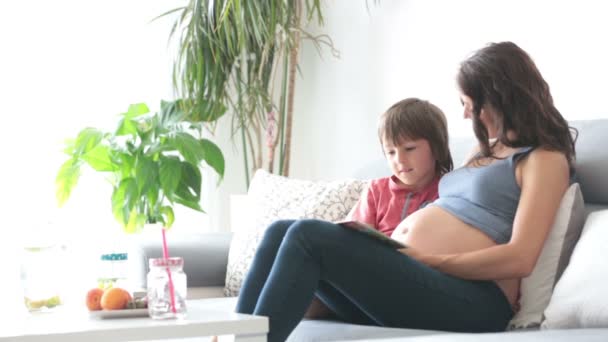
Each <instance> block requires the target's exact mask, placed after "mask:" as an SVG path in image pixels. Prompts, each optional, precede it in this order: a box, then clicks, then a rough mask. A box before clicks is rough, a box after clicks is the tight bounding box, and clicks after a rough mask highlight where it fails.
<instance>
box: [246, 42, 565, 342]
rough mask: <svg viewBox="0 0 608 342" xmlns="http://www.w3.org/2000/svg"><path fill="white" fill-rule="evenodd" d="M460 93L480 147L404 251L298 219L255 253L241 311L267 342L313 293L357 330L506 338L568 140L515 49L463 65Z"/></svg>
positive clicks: (411, 230) (482, 53)
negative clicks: (254, 319)
mask: <svg viewBox="0 0 608 342" xmlns="http://www.w3.org/2000/svg"><path fill="white" fill-rule="evenodd" d="M457 84H458V88H459V90H460V93H461V95H460V98H461V101H462V104H463V107H464V117H465V118H467V119H471V120H472V124H473V125H472V126H473V131H474V133H475V136H476V137H477V141H478V146H477V147H476V149H475V150H474V151H473V152H472V153H471V158H470V159H469V160H468V161H467V163H466V164H465V165H464V166H463V167H461V168H459V169H456V170H454V171H452V172H449V173H447V174H446V175H445V176H443V178H442V179H441V181H440V183H439V199H437V200H436V201H435V202H433V203H431V204H429V205H427V206H426V207H425V208H423V209H420V210H418V211H416V212H414V213H412V214H411V215H409V216H407V218H406V219H405V220H404V221H403V222H401V224H399V226H398V227H397V229H395V231H394V232H393V233H392V236H393V238H395V239H397V240H399V241H401V242H403V243H405V244H406V245H408V246H409V247H408V248H405V249H401V250H395V249H393V248H390V247H387V246H386V245H383V244H381V243H378V242H377V241H375V240H373V239H370V238H369V237H366V236H364V235H362V234H357V233H355V232H353V231H350V230H348V229H344V228H341V227H339V226H336V225H334V224H331V223H327V222H323V221H318V220H301V221H297V222H296V223H295V224H293V225H291V226H290V228H289V229H288V231H287V232H286V234H285V236H284V238H283V239H282V240H281V241H280V242H279V244H278V247H277V248H276V251H275V252H274V253H276V254H275V255H274V257H273V258H270V259H269V258H258V257H257V255H258V254H261V253H264V251H261V250H258V252H257V253H258V254H256V258H254V265H253V266H252V272H254V271H253V270H255V269H268V270H269V273H268V274H263V275H260V274H249V275H248V279H249V278H256V279H258V281H247V280H246V281H245V283H244V285H243V289H242V291H241V296H240V298H239V304H238V305H237V311H239V312H243V313H253V314H256V315H261V316H267V317H269V320H270V332H269V334H268V340H269V341H270V342H276V341H284V340H286V339H287V337H288V336H289V334H290V333H291V331H292V330H293V329H294V328H295V327H296V325H297V324H298V323H299V322H300V320H301V319H302V317H303V316H304V314H305V312H306V310H307V308H308V307H309V305H310V303H311V301H312V300H313V297H314V296H315V292H316V291H317V289H318V287H319V284H325V285H326V286H329V287H331V290H332V291H333V292H334V293H335V294H336V295H337V296H336V298H337V299H336V300H332V301H327V302H324V304H325V305H326V306H327V307H328V308H329V309H330V310H331V311H333V312H334V313H335V314H336V315H337V316H338V317H339V318H341V319H343V320H345V321H349V322H353V323H359V324H370V325H379V326H387V327H401V328H418V329H433V330H446V331H461V332H490V331H501V330H504V329H505V327H506V326H507V323H508V322H509V320H510V319H511V317H512V316H513V314H514V312H515V310H516V308H517V298H518V295H519V284H520V281H521V278H522V277H525V276H527V275H529V274H530V273H531V272H532V269H533V268H534V266H535V264H536V260H537V259H538V256H539V254H540V252H541V249H542V247H543V244H544V242H545V239H546V237H547V235H548V233H549V230H550V229H551V226H552V224H553V220H554V218H555V214H556V211H557V208H558V207H559V204H560V201H561V198H562V196H563V194H564V192H565V191H566V189H567V187H568V185H569V180H570V178H571V172H572V171H571V170H573V163H574V139H573V137H572V135H571V129H570V127H569V126H568V124H567V122H566V120H565V119H564V118H563V117H562V115H561V114H560V112H559V111H558V110H557V109H556V108H555V106H554V105H553V99H552V97H551V94H550V92H549V86H548V85H547V83H546V82H545V80H544V79H543V78H542V76H541V74H540V72H539V71H538V69H537V68H536V66H535V64H534V62H533V61H532V59H531V58H530V57H529V56H528V54H527V53H526V52H525V51H523V50H522V49H521V48H519V47H518V46H517V45H515V44H513V43H511V42H503V43H495V44H490V45H488V46H486V47H484V48H482V49H480V50H478V51H477V52H475V53H474V54H473V55H472V56H471V57H469V58H468V59H466V60H465V61H463V62H462V64H461V66H460V69H459V72H458V76H457ZM403 169H407V165H403ZM267 236H269V234H267ZM262 245H264V241H263V242H262V244H261V246H262ZM271 254H272V253H271ZM256 263H270V264H268V265H261V264H258V265H256ZM260 278H262V279H263V281H259V279H260ZM320 299H321V300H323V298H320ZM244 303H247V305H244ZM252 308H253V309H252Z"/></svg>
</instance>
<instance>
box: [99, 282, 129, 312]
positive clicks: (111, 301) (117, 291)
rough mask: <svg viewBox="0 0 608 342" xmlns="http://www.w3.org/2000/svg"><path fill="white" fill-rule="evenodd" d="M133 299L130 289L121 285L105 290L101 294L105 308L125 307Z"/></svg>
mask: <svg viewBox="0 0 608 342" xmlns="http://www.w3.org/2000/svg"><path fill="white" fill-rule="evenodd" d="M131 300H132V298H131V294H130V293H129V291H127V290H125V289H123V288H120V287H112V288H110V289H107V290H105V291H104V293H103V296H101V308H102V309H104V310H121V309H125V308H126V307H127V304H129V302H130V301H131Z"/></svg>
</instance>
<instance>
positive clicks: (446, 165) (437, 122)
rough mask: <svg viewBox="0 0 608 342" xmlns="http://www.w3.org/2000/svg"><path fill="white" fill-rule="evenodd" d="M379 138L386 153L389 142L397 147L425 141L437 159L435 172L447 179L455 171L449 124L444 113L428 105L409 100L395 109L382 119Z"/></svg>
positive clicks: (428, 103)
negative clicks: (400, 144) (447, 175)
mask: <svg viewBox="0 0 608 342" xmlns="http://www.w3.org/2000/svg"><path fill="white" fill-rule="evenodd" d="M378 137H379V138H380V144H381V145H382V146H383V147H382V148H383V149H384V145H383V144H384V142H385V141H389V142H391V143H393V144H395V145H397V144H399V143H400V142H402V141H403V140H417V139H425V140H426V141H428V143H429V145H430V147H431V152H432V153H433V157H435V161H436V165H435V172H436V173H437V174H438V175H443V174H445V173H447V172H450V171H451V170H452V169H453V168H454V163H453V162H452V155H451V153H450V148H449V144H448V143H449V139H448V125H447V120H446V118H445V115H444V114H443V112H442V111H441V109H439V108H438V107H437V106H435V105H434V104H432V103H430V102H428V101H424V100H420V99H417V98H408V99H405V100H401V101H399V102H397V103H395V104H394V105H392V106H391V107H390V108H389V109H388V110H387V111H386V112H384V113H383V114H382V115H381V116H380V119H379V121H378Z"/></svg>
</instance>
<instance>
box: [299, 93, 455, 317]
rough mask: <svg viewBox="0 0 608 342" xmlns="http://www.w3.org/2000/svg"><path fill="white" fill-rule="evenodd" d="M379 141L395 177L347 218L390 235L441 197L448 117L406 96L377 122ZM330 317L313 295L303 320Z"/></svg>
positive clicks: (448, 165) (375, 184) (378, 183)
mask: <svg viewBox="0 0 608 342" xmlns="http://www.w3.org/2000/svg"><path fill="white" fill-rule="evenodd" d="M378 137H379V138H380V144H381V146H382V151H383V152H384V156H385V157H386V161H387V163H388V166H389V168H390V170H391V172H392V175H391V176H389V177H384V178H379V179H374V180H372V181H371V182H370V185H369V186H368V188H367V190H366V191H365V193H364V194H363V196H362V197H361V199H359V201H358V202H357V204H355V206H354V208H353V209H352V210H351V211H350V213H349V215H348V217H347V219H348V220H354V221H361V222H364V223H367V224H369V225H371V226H373V227H375V228H376V229H377V230H378V231H380V232H382V233H383V234H385V235H386V236H389V237H390V236H391V234H392V233H393V231H394V230H395V228H396V227H397V225H399V223H400V222H401V221H403V219H405V217H407V215H409V214H411V213H412V212H414V211H416V210H418V209H420V208H422V207H424V206H425V205H426V204H427V203H430V202H432V201H434V200H435V199H437V196H438V194H437V184H438V183H439V179H440V178H441V176H442V175H444V174H445V173H447V172H449V171H451V170H452V168H453V162H452V155H451V154H450V149H449V145H448V130H447V121H446V118H445V115H444V114H443V112H442V111H441V110H440V109H439V108H438V107H437V106H435V105H433V104H431V103H430V102H428V101H424V100H420V99H417V98H408V99H405V100H402V101H399V102H397V103H395V104H394V105H392V106H391V107H390V108H389V109H388V110H387V111H386V112H384V113H383V114H382V115H381V116H380V118H379V121H378ZM330 314H331V312H330V311H329V309H328V308H327V307H326V306H325V305H324V304H323V303H322V302H321V301H320V300H319V299H318V298H317V297H315V298H314V300H313V301H312V303H311V305H310V307H309V308H308V310H307V312H306V315H305V317H306V318H324V317H327V316H329V315H330Z"/></svg>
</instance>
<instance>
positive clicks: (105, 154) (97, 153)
mask: <svg viewBox="0 0 608 342" xmlns="http://www.w3.org/2000/svg"><path fill="white" fill-rule="evenodd" d="M82 160H84V161H85V162H87V163H88V164H89V165H90V166H91V167H92V168H93V169H95V170H96V171H118V170H119V169H120V167H119V166H118V165H116V164H114V163H113V162H112V159H111V158H110V148H108V147H107V146H104V145H102V144H99V145H97V146H95V148H93V149H92V150H90V151H89V152H87V153H86V154H85V155H83V156H82Z"/></svg>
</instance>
